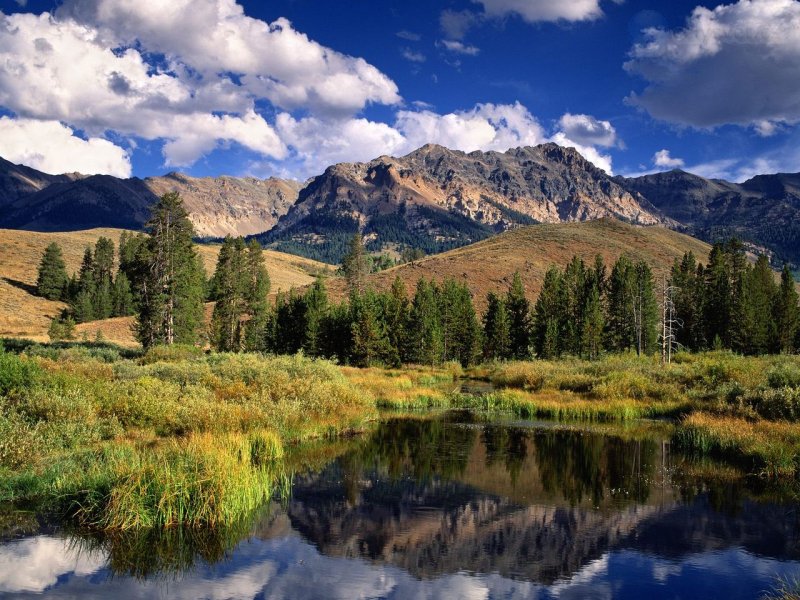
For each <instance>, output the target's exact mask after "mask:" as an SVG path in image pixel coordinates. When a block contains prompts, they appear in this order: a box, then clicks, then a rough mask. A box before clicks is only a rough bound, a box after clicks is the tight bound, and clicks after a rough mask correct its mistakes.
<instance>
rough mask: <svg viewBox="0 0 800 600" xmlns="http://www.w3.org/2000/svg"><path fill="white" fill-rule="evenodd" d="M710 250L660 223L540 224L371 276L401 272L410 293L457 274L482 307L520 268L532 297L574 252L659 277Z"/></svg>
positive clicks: (385, 277) (386, 279)
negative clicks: (636, 265) (624, 260)
mask: <svg viewBox="0 0 800 600" xmlns="http://www.w3.org/2000/svg"><path fill="white" fill-rule="evenodd" d="M709 250H710V246H709V245H708V244H706V243H705V242H701V241H700V240H697V239H695V238H692V237H689V236H687V235H683V234H680V233H676V232H674V231H671V230H669V229H665V228H662V227H638V226H633V225H627V224H624V223H621V222H619V221H614V220H610V219H602V220H599V221H588V222H584V223H560V224H542V225H533V226H530V227H523V228H521V229H516V230H514V231H509V232H506V233H503V234H501V235H497V236H494V237H492V238H489V239H487V240H483V241H481V242H478V243H476V244H472V245H470V246H465V247H463V248H458V249H456V250H451V251H449V252H445V253H443V254H437V255H435V256H431V257H428V258H425V259H423V260H421V261H417V262H416V263H415V264H413V265H412V264H406V265H401V266H399V267H395V268H393V269H389V270H387V271H383V272H381V273H376V274H374V275H371V276H370V281H371V283H372V284H373V285H374V286H375V287H376V288H377V289H385V288H388V287H389V286H390V285H391V284H392V281H394V279H395V277H397V276H400V278H401V279H402V280H403V281H404V282H405V284H406V287H407V289H408V291H409V293H410V294H411V293H413V289H414V286H415V285H416V282H417V280H418V279H419V278H420V277H425V278H426V279H431V278H433V279H435V280H437V281H441V280H442V279H445V278H448V277H451V278H455V279H458V280H460V281H463V282H465V283H466V284H467V285H468V286H469V288H470V290H471V291H472V293H473V296H474V297H475V302H476V305H477V306H478V309H479V310H483V307H484V304H485V298H486V294H487V292H489V291H490V290H505V289H506V288H507V287H508V285H509V283H510V282H511V278H512V276H513V274H514V272H515V271H519V272H520V275H521V276H522V280H523V282H524V284H525V289H526V290H527V292H528V296H529V297H530V298H531V300H534V299H535V298H536V297H537V296H538V295H539V291H540V290H541V286H542V281H543V280H544V275H545V273H546V271H547V269H548V268H549V267H550V265H553V264H555V265H558V266H560V267H563V266H565V265H566V264H567V263H568V262H569V261H570V259H571V258H572V257H573V256H574V255H578V256H580V257H581V258H583V259H584V260H585V261H587V262H589V263H590V264H592V263H593V262H594V257H595V255H596V254H600V255H601V256H602V257H603V259H604V260H605V262H606V265H608V266H609V270H610V266H611V264H612V263H613V262H614V261H615V260H616V259H617V258H618V257H619V256H621V255H622V254H627V255H629V256H630V257H632V258H633V259H634V260H645V261H647V262H648V263H649V264H650V265H652V266H653V268H654V272H655V275H656V277H659V278H660V277H661V275H662V274H663V273H666V272H667V270H668V269H669V268H670V267H671V266H672V262H673V261H674V260H675V259H676V258H680V257H681V256H683V253H684V252H686V251H692V252H694V254H695V256H697V257H698V259H700V260H702V261H705V260H706V259H707V257H708V252H709ZM330 288H331V291H332V295H334V296H336V297H341V296H343V295H344V291H345V290H344V285H343V282H341V281H332V282H331V284H330Z"/></svg>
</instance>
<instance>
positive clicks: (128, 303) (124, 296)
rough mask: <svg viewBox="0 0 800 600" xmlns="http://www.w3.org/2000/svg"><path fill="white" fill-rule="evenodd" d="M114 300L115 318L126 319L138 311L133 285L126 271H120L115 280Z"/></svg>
mask: <svg viewBox="0 0 800 600" xmlns="http://www.w3.org/2000/svg"><path fill="white" fill-rule="evenodd" d="M112 299H113V304H114V316H115V317H126V316H128V315H132V314H134V312H135V311H136V304H135V302H134V298H133V292H132V291H131V283H130V281H129V280H128V276H127V275H126V274H125V272H124V271H119V272H118V273H117V277H116V278H115V279H114V288H113V292H112Z"/></svg>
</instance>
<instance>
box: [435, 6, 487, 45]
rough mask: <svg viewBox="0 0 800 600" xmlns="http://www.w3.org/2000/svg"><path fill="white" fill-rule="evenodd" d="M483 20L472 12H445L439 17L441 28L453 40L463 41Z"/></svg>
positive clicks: (448, 10)
mask: <svg viewBox="0 0 800 600" xmlns="http://www.w3.org/2000/svg"><path fill="white" fill-rule="evenodd" d="M480 20H481V17H480V15H478V14H476V13H474V12H472V11H471V10H450V9H447V10H443V11H442V12H441V14H440V15H439V26H440V27H441V28H442V31H444V33H445V35H446V36H447V37H448V38H450V39H452V40H461V39H463V38H464V36H465V35H467V32H468V31H469V30H470V29H472V27H473V26H474V25H476V24H477V23H478V22H479V21H480Z"/></svg>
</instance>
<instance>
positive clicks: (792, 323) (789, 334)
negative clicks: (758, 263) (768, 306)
mask: <svg viewBox="0 0 800 600" xmlns="http://www.w3.org/2000/svg"><path fill="white" fill-rule="evenodd" d="M774 319H775V326H776V329H777V336H776V346H775V350H776V351H778V352H786V353H790V352H794V351H797V350H798V348H800V347H799V346H798V345H796V344H797V341H796V340H797V336H798V335H799V334H800V306H798V296H797V288H796V287H795V281H794V277H793V276H792V272H791V271H790V270H789V266H788V265H784V266H783V271H782V272H781V286H780V289H779V290H778V294H777V296H776V298H775V309H774Z"/></svg>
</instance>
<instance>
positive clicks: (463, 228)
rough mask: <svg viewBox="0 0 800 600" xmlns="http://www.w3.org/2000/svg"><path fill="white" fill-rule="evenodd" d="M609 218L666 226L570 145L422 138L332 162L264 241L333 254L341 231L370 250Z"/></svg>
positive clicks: (440, 244) (435, 245)
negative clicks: (484, 146) (396, 154)
mask: <svg viewBox="0 0 800 600" xmlns="http://www.w3.org/2000/svg"><path fill="white" fill-rule="evenodd" d="M603 217H614V218H616V219H620V220H623V221H627V222H630V223H636V224H641V225H655V224H667V225H669V224H672V222H671V220H670V219H668V218H665V217H663V216H662V215H660V213H659V212H658V210H657V209H655V208H654V207H653V206H652V205H650V204H649V203H648V202H647V201H646V200H645V199H644V198H642V197H641V196H639V195H638V194H632V193H630V192H629V191H627V190H626V189H625V188H624V187H622V186H621V185H620V184H618V183H617V182H616V181H614V180H613V179H612V178H610V177H608V176H607V175H606V174H605V173H604V172H603V171H601V170H600V169H597V168H596V167H594V166H593V165H592V164H591V163H590V162H588V161H587V160H585V159H584V158H583V157H582V156H581V155H580V154H579V153H578V152H577V151H575V150H574V149H572V148H562V147H561V146H558V145H556V144H544V145H542V146H537V147H533V148H531V147H527V148H515V149H512V150H509V151H507V152H504V153H501V152H471V153H469V154H466V153H464V152H458V151H454V150H448V149H447V148H443V147H442V146H436V145H427V146H423V147H422V148H420V149H419V150H416V151H414V152H412V153H411V154H409V155H407V156H404V157H401V158H393V157H389V156H382V157H380V158H377V159H375V160H373V161H370V162H368V163H342V164H337V165H334V166H332V167H329V168H328V169H327V170H326V171H325V173H323V174H322V175H320V176H319V177H316V178H315V179H314V180H313V181H312V182H311V183H310V184H309V185H308V186H307V187H306V188H305V189H304V190H302V191H301V193H300V196H299V199H298V202H297V204H296V205H295V206H294V207H292V209H291V210H290V211H289V212H288V213H287V215H286V216H285V217H283V218H282V219H281V220H280V221H279V223H278V225H277V226H276V228H275V229H274V230H273V231H272V232H270V233H269V234H268V235H267V236H265V239H266V240H267V241H268V242H273V243H276V244H278V245H281V244H284V245H285V244H287V243H289V244H291V243H294V244H306V245H309V246H310V247H312V248H313V247H314V246H316V247H317V248H318V249H319V255H320V257H322V258H326V259H328V260H334V261H335V260H337V259H339V258H340V256H339V254H340V253H341V249H342V244H341V240H340V239H339V238H341V237H342V236H343V235H345V234H346V235H351V234H352V233H353V232H354V231H355V230H356V229H358V230H361V231H362V232H364V233H365V236H366V238H367V240H368V241H370V242H372V248H373V249H379V248H385V247H386V246H391V245H393V244H395V245H414V246H418V247H421V248H423V249H425V250H427V251H429V252H432V251H440V250H443V249H446V248H449V247H453V246H458V245H463V244H465V243H471V242H475V241H478V240H479V239H482V238H484V237H486V236H487V235H490V234H491V233H495V232H499V231H504V230H507V229H510V228H513V227H516V226H519V225H529V224H533V223H556V222H570V221H586V220H591V219H599V218H603Z"/></svg>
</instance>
